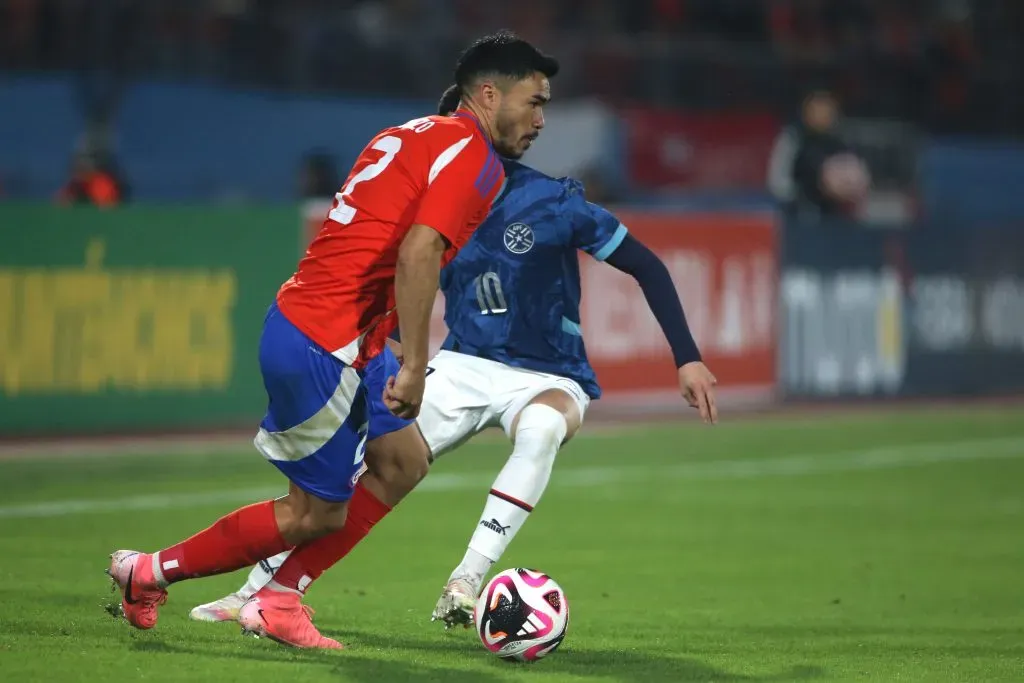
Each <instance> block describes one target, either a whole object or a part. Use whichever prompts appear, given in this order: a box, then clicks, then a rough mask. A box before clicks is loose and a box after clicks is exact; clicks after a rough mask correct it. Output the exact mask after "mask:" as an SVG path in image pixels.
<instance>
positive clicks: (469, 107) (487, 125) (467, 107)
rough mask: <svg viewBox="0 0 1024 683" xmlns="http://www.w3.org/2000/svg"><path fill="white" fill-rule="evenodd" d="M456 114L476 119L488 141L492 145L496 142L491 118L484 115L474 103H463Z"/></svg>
mask: <svg viewBox="0 0 1024 683" xmlns="http://www.w3.org/2000/svg"><path fill="white" fill-rule="evenodd" d="M455 114H456V115H458V114H464V115H469V116H472V117H473V118H474V119H476V122H477V124H478V125H479V126H480V130H482V131H483V132H484V135H486V136H487V139H488V140H489V141H490V142H492V143H493V142H494V130H493V128H492V126H491V121H490V118H489V117H487V116H486V115H485V114H484V112H483V111H481V110H480V109H478V108H477V106H476V105H474V104H473V103H472V102H465V101H463V102H461V103H460V104H459V108H458V109H456V110H455Z"/></svg>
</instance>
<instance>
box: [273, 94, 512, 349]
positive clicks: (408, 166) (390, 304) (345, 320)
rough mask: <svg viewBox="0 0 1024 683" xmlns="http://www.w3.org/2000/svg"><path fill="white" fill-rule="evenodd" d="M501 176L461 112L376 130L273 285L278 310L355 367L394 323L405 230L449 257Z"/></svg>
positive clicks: (481, 214) (482, 212)
mask: <svg viewBox="0 0 1024 683" xmlns="http://www.w3.org/2000/svg"><path fill="white" fill-rule="evenodd" d="M504 181H505V171H504V168H503V166H502V164H501V160H500V159H499V158H498V156H497V154H496V153H495V152H494V149H493V148H492V147H491V144H490V142H489V141H488V138H487V136H486V135H484V133H483V130H482V129H481V128H480V124H479V122H478V121H477V120H476V118H475V117H473V116H472V115H471V114H469V113H466V112H460V113H458V114H456V115H455V116H452V117H442V116H428V117H425V118H422V119H414V120H412V121H409V122H408V123H406V124H405V125H403V126H399V127H397V128H388V129H386V130H384V131H382V132H380V133H379V134H378V135H377V137H375V138H374V139H373V140H371V141H370V144H369V145H367V147H366V148H365V149H364V150H363V152H362V154H360V155H359V158H358V159H357V160H356V163H355V165H354V166H353V167H352V172H351V173H350V174H349V177H348V179H347V180H346V181H345V185H344V186H343V187H342V189H341V191H340V192H338V193H337V194H336V195H335V197H334V208H332V209H331V211H330V213H329V214H328V215H327V220H325V221H324V225H323V227H322V228H321V229H320V232H319V233H318V234H317V236H316V238H314V240H313V242H312V243H311V244H310V245H309V249H307V250H306V255H305V256H304V257H303V258H302V260H301V261H300V262H299V267H298V270H297V271H296V272H295V274H294V275H293V276H292V277H291V278H290V279H289V280H288V281H287V282H285V283H284V285H282V286H281V289H280V290H279V291H278V294H277V303H278V306H279V307H280V309H281V311H282V312H283V313H284V315H285V317H286V318H288V320H290V321H291V323H292V324H293V325H295V326H296V327H298V328H299V329H300V330H302V331H303V332H304V333H306V335H308V336H309V337H310V338H311V339H312V340H313V341H315V342H316V343H318V344H320V345H321V346H323V347H324V348H325V349H327V350H329V351H330V352H331V353H332V354H333V355H335V356H337V357H338V358H340V359H341V360H342V361H344V362H345V363H347V364H349V365H356V366H360V365H362V364H363V363H364V362H365V361H366V359H368V358H372V357H373V356H374V355H376V354H377V353H379V352H380V351H381V349H382V348H383V347H384V343H385V340H386V338H387V336H388V335H389V334H390V333H391V332H392V331H393V330H394V329H395V325H396V323H397V321H396V316H394V315H392V312H393V311H394V308H395V266H396V263H397V260H398V247H399V245H400V244H401V243H402V239H403V238H404V237H405V235H406V233H407V232H408V231H409V228H410V227H411V226H413V225H417V224H421V225H427V226H430V227H431V228H433V229H434V230H437V231H438V232H439V233H441V234H442V235H443V236H444V238H445V239H446V240H447V241H448V245H449V246H448V249H447V250H446V252H445V254H444V258H443V263H447V262H448V261H450V260H451V259H452V257H453V256H455V254H456V252H458V250H459V249H460V248H461V247H462V246H463V245H464V244H465V243H466V241H467V240H469V238H470V236H471V235H472V234H473V231H474V230H476V228H477V226H479V225H480V223H481V222H482V221H483V220H484V218H486V216H487V212H488V211H489V210H490V207H491V203H492V202H493V201H494V198H495V197H496V196H497V195H498V193H499V192H500V191H501V188H502V186H503V185H504ZM443 263H442V265H443Z"/></svg>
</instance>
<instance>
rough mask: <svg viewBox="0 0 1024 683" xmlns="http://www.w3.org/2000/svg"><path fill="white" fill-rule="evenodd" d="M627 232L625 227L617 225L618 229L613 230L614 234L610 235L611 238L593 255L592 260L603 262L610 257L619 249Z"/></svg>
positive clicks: (620, 224)
mask: <svg viewBox="0 0 1024 683" xmlns="http://www.w3.org/2000/svg"><path fill="white" fill-rule="evenodd" d="M628 232H629V230H628V229H627V228H626V226H625V225H623V224H622V223H619V227H617V228H615V232H614V233H612V236H611V237H610V238H608V241H607V242H605V243H604V246H603V247H601V248H600V249H599V250H598V252H597V253H596V254H594V258H595V259H596V260H598V261H604V260H605V259H606V258H608V257H609V256H611V255H612V253H613V252H614V251H615V250H616V249H618V248H619V245H620V244H622V240H624V239H626V233H628Z"/></svg>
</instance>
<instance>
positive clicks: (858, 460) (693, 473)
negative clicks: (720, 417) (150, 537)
mask: <svg viewBox="0 0 1024 683" xmlns="http://www.w3.org/2000/svg"><path fill="white" fill-rule="evenodd" d="M1013 458H1024V436H1015V437H1002V438H992V439H971V440H964V441H945V442H933V443H915V444H906V445H902V446H898V445H893V446H885V447H881V448H872V449H866V450H855V451H846V452H837V453H807V454H800V455H789V456H780V457H772V458H747V459H729V460H711V461H703V462H696V463H683V464H680V465H671V466H668V467H644V466H643V465H642V464H638V465H633V466H624V467H575V468H572V467H570V468H563V469H562V470H561V471H560V472H558V473H556V474H555V476H554V477H553V478H552V480H551V485H552V486H554V487H556V488H558V487H582V488H590V487H599V486H606V485H611V484H616V483H629V482H632V483H637V482H645V481H646V482H651V481H665V480H671V481H708V480H729V479H761V478H766V477H794V476H804V475H809V474H820V473H827V472H852V471H871V470H882V469H891V468H900V467H916V466H924V465H929V464H933V463H942V462H964V461H972V460H1003V459H1013ZM493 479H494V473H487V472H473V473H469V472H466V473H462V472H455V473H443V472H442V473H437V474H432V475H429V476H428V477H427V478H426V479H425V480H424V481H423V483H422V484H420V486H419V487H418V490H419V491H426V492H431V491H433V492H448V491H467V490H475V489H479V490H481V491H483V490H484V489H485V488H486V487H487V486H489V485H490V484H491V482H492V481H493ZM283 492H284V486H283V485H282V486H280V487H275V488H268V487H260V488H247V489H233V490H226V491H210V492H206V493H169V494H161V495H145V496H130V497H125V498H113V499H106V500H103V499H92V500H89V499H83V500H51V501H44V502H39V503H22V504H15V505H4V506H0V519H27V518H57V517H67V516H70V515H81V514H95V513H109V512H126V511H133V510H166V509H171V508H184V507H195V506H200V505H221V504H226V503H242V502H250V501H254V500H260V499H267V498H273V497H275V496H279V495H281V494H282V493H283Z"/></svg>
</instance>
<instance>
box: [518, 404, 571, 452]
mask: <svg viewBox="0 0 1024 683" xmlns="http://www.w3.org/2000/svg"><path fill="white" fill-rule="evenodd" d="M567 431H568V425H567V424H566V421H565V416H564V415H562V413H561V411H559V410H556V409H555V408H552V407H551V406H549V405H544V404H542V403H533V404H530V405H528V406H526V407H525V408H523V410H522V412H520V413H519V420H518V424H517V425H516V433H515V437H514V438H515V444H516V450H517V451H520V450H522V451H524V452H527V453H533V454H535V456H534V457H544V458H550V459H554V457H555V454H556V453H557V452H558V449H559V448H560V447H561V445H562V442H563V441H564V440H565V436H566V432H567Z"/></svg>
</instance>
